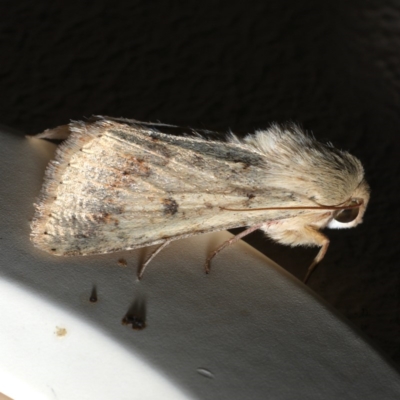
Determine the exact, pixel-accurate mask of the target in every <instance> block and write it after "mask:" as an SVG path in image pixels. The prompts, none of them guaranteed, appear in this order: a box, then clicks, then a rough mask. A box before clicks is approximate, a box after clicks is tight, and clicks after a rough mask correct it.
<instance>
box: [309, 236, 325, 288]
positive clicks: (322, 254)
mask: <svg viewBox="0 0 400 400" xmlns="http://www.w3.org/2000/svg"><path fill="white" fill-rule="evenodd" d="M318 233H320V232H318ZM320 235H321V236H322V237H323V242H322V243H321V248H320V249H319V252H318V254H317V255H316V256H315V258H314V260H313V262H312V263H311V265H310V266H309V267H308V270H307V273H306V276H305V277H304V280H303V282H304V283H307V281H308V278H309V277H310V275H311V274H312V272H313V271H314V269H315V267H316V266H317V265H318V264H319V263H320V262H321V261H322V259H323V258H324V257H325V254H326V252H327V250H328V247H329V239H328V238H327V237H326V236H324V235H323V234H322V233H320Z"/></svg>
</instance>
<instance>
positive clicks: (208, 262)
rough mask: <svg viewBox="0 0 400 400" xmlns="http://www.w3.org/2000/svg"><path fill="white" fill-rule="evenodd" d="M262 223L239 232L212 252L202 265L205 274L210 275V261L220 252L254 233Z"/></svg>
mask: <svg viewBox="0 0 400 400" xmlns="http://www.w3.org/2000/svg"><path fill="white" fill-rule="evenodd" d="M263 224H264V223H260V224H257V225H253V226H251V227H250V228H247V229H246V230H244V231H243V232H240V233H239V234H237V235H236V236H234V237H233V238H231V239H229V240H227V241H226V242H224V243H222V244H221V246H219V247H218V248H217V249H216V250H214V251H213V252H212V253H211V254H210V256H209V257H208V258H207V260H206V263H205V265H204V269H205V271H206V274H209V273H210V263H211V260H212V259H213V258H214V257H215V256H216V255H217V254H218V253H219V252H220V251H222V250H223V249H224V248H225V247H227V246H230V245H231V244H234V243H236V242H237V241H238V240H240V239H241V238H243V237H245V236H247V235H248V234H250V233H252V232H254V231H256V230H257V229H260V228H261V226H262V225H263Z"/></svg>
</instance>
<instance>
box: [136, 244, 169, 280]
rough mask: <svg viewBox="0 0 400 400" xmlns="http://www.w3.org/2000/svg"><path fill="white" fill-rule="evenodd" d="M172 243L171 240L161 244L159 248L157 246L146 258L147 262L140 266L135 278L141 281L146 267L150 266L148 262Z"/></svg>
mask: <svg viewBox="0 0 400 400" xmlns="http://www.w3.org/2000/svg"><path fill="white" fill-rule="evenodd" d="M171 242H172V240H170V239H167V240H166V241H165V242H163V243H162V244H161V245H160V246H158V247H157V248H156V249H155V250H154V251H153V252H152V253H151V254H150V256H149V257H148V258H147V260H146V261H145V262H144V263H143V264H142V265H141V266H140V268H139V271H138V274H137V277H138V279H139V280H140V279H142V277H143V274H144V270H145V269H146V267H147V266H148V265H149V264H150V261H151V260H152V259H153V258H154V257H155V256H156V255H157V254H158V253H159V252H160V251H161V250H162V249H164V248H165V247H167V246H168V245H169V244H170V243H171Z"/></svg>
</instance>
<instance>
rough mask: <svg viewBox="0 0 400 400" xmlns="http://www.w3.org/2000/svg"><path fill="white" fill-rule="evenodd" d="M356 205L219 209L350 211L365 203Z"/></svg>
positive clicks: (226, 208)
mask: <svg viewBox="0 0 400 400" xmlns="http://www.w3.org/2000/svg"><path fill="white" fill-rule="evenodd" d="M353 203H354V204H349V205H343V206H324V205H319V206H310V207H302V206H295V207H262V208H228V207H219V208H220V209H221V210H226V211H268V210H270V211H274V210H349V209H351V208H358V207H360V206H361V205H362V204H363V203H364V200H363V199H355V200H354V201H353Z"/></svg>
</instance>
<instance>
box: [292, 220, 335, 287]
mask: <svg viewBox="0 0 400 400" xmlns="http://www.w3.org/2000/svg"><path fill="white" fill-rule="evenodd" d="M294 234H295V235H296V236H297V238H296V244H300V245H301V244H303V245H306V246H307V245H311V246H312V245H315V246H318V247H320V249H319V252H318V254H317V255H316V256H315V258H314V260H313V262H312V263H311V265H310V266H309V267H308V270H307V273H306V276H305V278H304V280H303V282H304V283H307V280H308V278H309V277H310V275H311V273H312V272H313V271H314V269H315V267H316V266H317V265H318V263H319V262H321V261H322V259H323V258H324V256H325V254H326V251H327V250H328V247H329V239H328V238H327V237H326V236H325V235H324V234H323V233H321V232H320V231H318V230H317V229H315V228H313V227H311V226H305V227H304V229H303V230H301V231H296V232H294Z"/></svg>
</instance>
